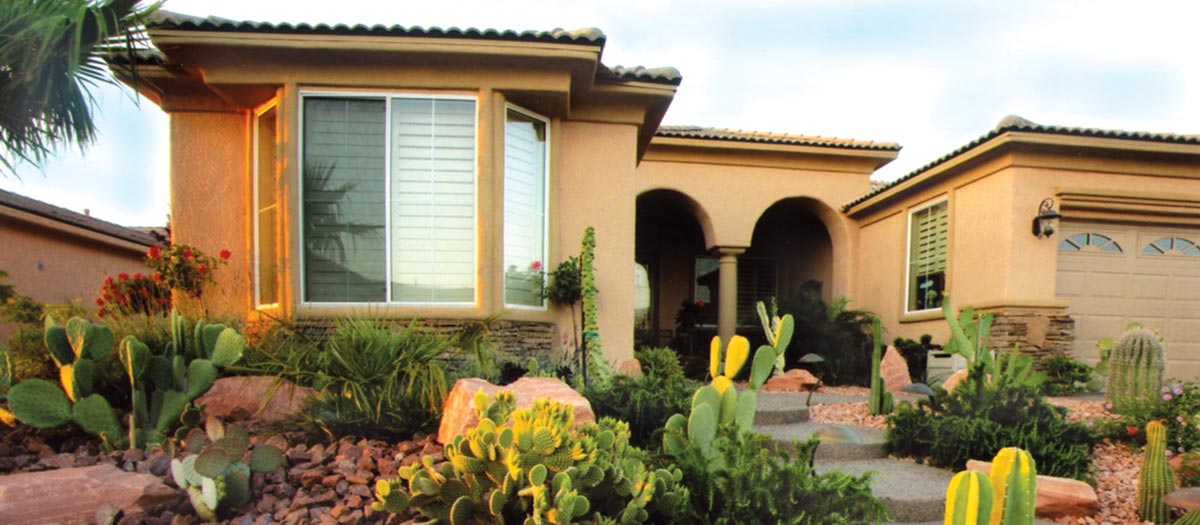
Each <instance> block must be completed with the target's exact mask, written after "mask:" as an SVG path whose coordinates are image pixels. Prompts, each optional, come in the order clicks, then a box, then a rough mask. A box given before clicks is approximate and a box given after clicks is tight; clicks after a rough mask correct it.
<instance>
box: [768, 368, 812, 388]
mask: <svg viewBox="0 0 1200 525" xmlns="http://www.w3.org/2000/svg"><path fill="white" fill-rule="evenodd" d="M818 383H819V381H817V378H816V376H814V375H812V374H811V373H809V372H808V370H803V369H800V368H793V369H791V370H788V371H787V372H784V373H783V375H781V376H775V377H772V378H771V379H768V380H767V383H766V384H764V385H763V386H762V388H761V390H762V391H763V392H808V391H810V390H815V389H816V388H817V384H818Z"/></svg>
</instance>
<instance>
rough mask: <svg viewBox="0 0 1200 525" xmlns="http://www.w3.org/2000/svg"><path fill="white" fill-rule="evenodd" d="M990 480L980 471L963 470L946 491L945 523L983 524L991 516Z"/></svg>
mask: <svg viewBox="0 0 1200 525" xmlns="http://www.w3.org/2000/svg"><path fill="white" fill-rule="evenodd" d="M992 499H993V495H992V482H991V480H989V479H988V477H987V476H986V475H984V474H983V473H982V472H976V471H974V470H964V471H962V472H959V473H958V474H955V475H954V478H953V479H951V480H950V488H949V489H948V490H947V491H946V520H945V523H946V525H983V524H986V523H987V522H988V521H989V520H990V519H991V517H992Z"/></svg>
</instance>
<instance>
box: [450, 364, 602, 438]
mask: <svg viewBox="0 0 1200 525" xmlns="http://www.w3.org/2000/svg"><path fill="white" fill-rule="evenodd" d="M480 390H483V393H485V394H487V395H488V396H495V395H496V392H499V391H501V390H510V391H512V393H513V395H514V396H516V398H517V408H518V409H521V408H529V407H531V406H533V400H535V399H538V398H543V397H548V398H550V399H553V400H555V401H558V402H560V403H566V404H568V405H573V406H574V407H575V426H579V425H582V424H584V423H591V422H593V421H595V420H596V414H595V413H593V412H592V405H591V404H590V403H588V400H587V399H586V398H584V397H583V396H581V395H579V392H576V391H575V390H573V389H572V388H571V387H570V386H569V385H567V384H566V383H564V382H562V381H560V380H558V379H555V378H553V377H522V378H521V379H518V380H517V381H516V382H514V383H513V384H511V385H507V386H497V385H493V384H491V383H489V382H487V381H485V380H483V379H478V378H468V379H459V380H458V382H456V383H454V387H453V388H451V389H450V393H449V394H448V395H446V401H445V403H443V404H442V423H441V426H439V427H438V438H437V440H438V443H441V444H443V445H445V444H447V443H450V442H451V441H454V437H455V436H458V435H460V434H464V433H466V431H467V429H469V428H471V427H473V426H475V425H476V424H478V423H479V415H478V414H476V413H475V393H476V392H478V391H480Z"/></svg>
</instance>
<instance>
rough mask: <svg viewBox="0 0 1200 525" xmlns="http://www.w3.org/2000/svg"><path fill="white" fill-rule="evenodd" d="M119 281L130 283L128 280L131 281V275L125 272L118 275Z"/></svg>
mask: <svg viewBox="0 0 1200 525" xmlns="http://www.w3.org/2000/svg"><path fill="white" fill-rule="evenodd" d="M117 279H120V280H122V281H128V280H129V274H127V273H125V272H121V273H118V274H117Z"/></svg>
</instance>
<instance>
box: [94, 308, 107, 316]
mask: <svg viewBox="0 0 1200 525" xmlns="http://www.w3.org/2000/svg"><path fill="white" fill-rule="evenodd" d="M106 313H108V312H106V311H105V310H104V307H100V310H99V311H98V312H96V315H99V316H100V317H104V315H105V314H106Z"/></svg>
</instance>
